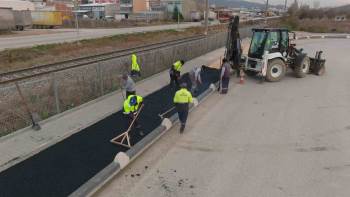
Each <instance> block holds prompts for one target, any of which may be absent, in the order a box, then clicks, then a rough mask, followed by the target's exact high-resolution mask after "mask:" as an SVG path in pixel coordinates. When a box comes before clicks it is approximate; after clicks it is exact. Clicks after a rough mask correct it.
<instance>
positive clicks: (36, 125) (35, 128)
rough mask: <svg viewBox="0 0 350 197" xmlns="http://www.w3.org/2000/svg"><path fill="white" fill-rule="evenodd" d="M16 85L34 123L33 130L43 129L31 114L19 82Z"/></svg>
mask: <svg viewBox="0 0 350 197" xmlns="http://www.w3.org/2000/svg"><path fill="white" fill-rule="evenodd" d="M15 85H16V88H17V91H18V93H19V96H20V97H21V99H22V102H23V104H24V108H25V109H26V111H27V114H28V116H29V117H30V120H31V121H32V128H33V129H34V130H36V131H38V130H40V129H41V127H40V125H39V124H38V123H37V122H36V120H35V119H34V116H33V114H32V112H31V111H30V109H29V106H28V103H27V101H26V99H25V98H24V96H23V93H22V91H21V88H20V87H19V85H18V82H15Z"/></svg>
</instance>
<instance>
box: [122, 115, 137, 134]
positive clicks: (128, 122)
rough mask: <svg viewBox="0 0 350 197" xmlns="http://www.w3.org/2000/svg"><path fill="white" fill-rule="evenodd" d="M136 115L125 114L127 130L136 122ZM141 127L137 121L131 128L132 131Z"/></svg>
mask: <svg viewBox="0 0 350 197" xmlns="http://www.w3.org/2000/svg"><path fill="white" fill-rule="evenodd" d="M135 115H136V114H135V113H132V112H131V113H130V114H124V117H125V122H126V123H127V125H126V126H127V128H129V126H130V125H131V123H132V121H133V120H134V116H135ZM137 126H139V123H138V122H137V120H136V121H135V123H134V125H133V126H132V127H131V130H132V129H133V128H135V127H137Z"/></svg>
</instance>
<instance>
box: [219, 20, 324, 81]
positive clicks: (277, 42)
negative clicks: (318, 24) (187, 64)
mask: <svg viewBox="0 0 350 197" xmlns="http://www.w3.org/2000/svg"><path fill="white" fill-rule="evenodd" d="M238 25H239V17H238V16H236V17H235V18H234V20H233V21H232V22H231V23H230V25H229V36H228V40H227V45H226V53H225V58H226V59H227V60H229V61H231V62H236V63H235V64H237V62H239V59H240V55H241V52H240V48H239V47H238V46H240V44H237V42H240V38H239V33H238ZM290 34H292V36H293V38H292V39H294V38H295V34H293V33H291V32H289V30H288V29H284V28H257V29H253V37H252V40H251V44H250V48H249V52H248V56H246V57H244V59H245V61H244V63H243V65H242V66H241V68H242V69H243V70H244V71H245V73H246V74H247V75H250V76H255V75H259V76H261V77H262V79H266V80H267V81H269V82H276V81H280V80H281V79H282V78H283V77H284V76H285V74H286V71H287V68H291V69H292V70H293V71H294V74H295V76H296V77H297V78H303V77H306V75H307V74H309V73H313V74H315V75H323V74H324V73H325V62H326V60H325V59H322V57H321V55H322V51H317V52H316V55H315V57H314V58H313V57H309V56H308V55H307V54H306V53H305V52H304V51H303V49H297V48H296V45H295V44H294V43H291V40H292V39H290Z"/></svg>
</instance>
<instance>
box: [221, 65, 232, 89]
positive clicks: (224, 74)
mask: <svg viewBox="0 0 350 197" xmlns="http://www.w3.org/2000/svg"><path fill="white" fill-rule="evenodd" d="M230 73H231V66H230V63H229V62H228V61H227V59H225V58H224V59H223V60H222V66H221V74H220V86H219V91H220V93H221V94H227V92H228V84H229V82H230Z"/></svg>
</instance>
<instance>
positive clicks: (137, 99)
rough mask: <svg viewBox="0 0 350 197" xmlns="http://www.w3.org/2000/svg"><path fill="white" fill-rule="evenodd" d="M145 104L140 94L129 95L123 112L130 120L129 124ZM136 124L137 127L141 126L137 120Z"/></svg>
mask: <svg viewBox="0 0 350 197" xmlns="http://www.w3.org/2000/svg"><path fill="white" fill-rule="evenodd" d="M141 105H143V98H142V97H141V96H138V95H129V96H128V97H127V98H126V99H125V101H124V112H123V114H124V115H125V116H126V118H127V120H128V125H130V124H131V122H132V121H133V120H134V118H135V117H136V115H137V113H139V109H140V107H141ZM134 126H135V127H136V128H140V127H141V125H139V124H138V123H137V121H135V123H134Z"/></svg>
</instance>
